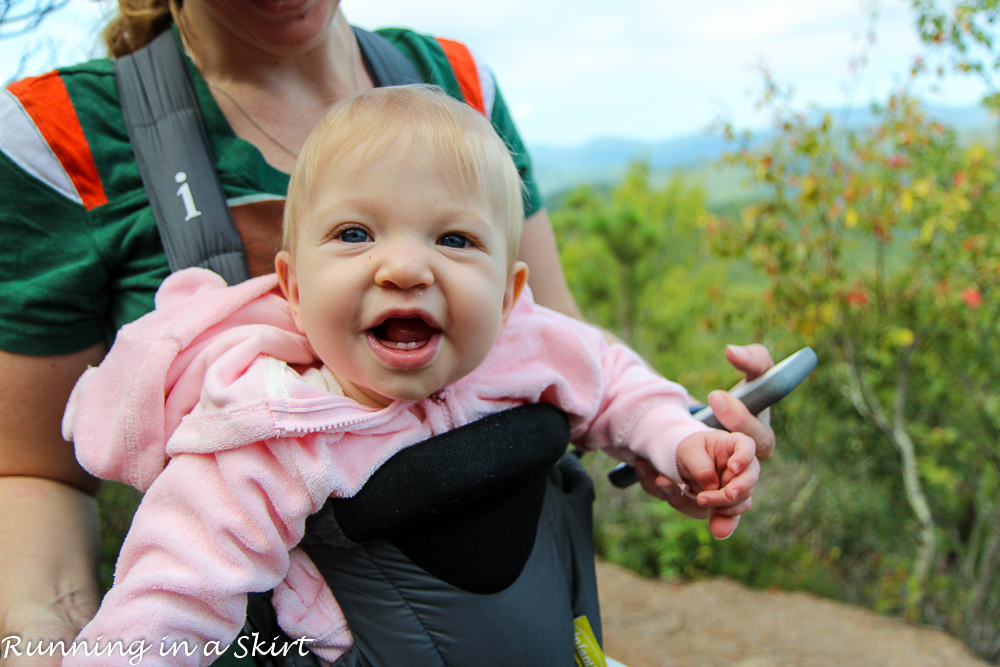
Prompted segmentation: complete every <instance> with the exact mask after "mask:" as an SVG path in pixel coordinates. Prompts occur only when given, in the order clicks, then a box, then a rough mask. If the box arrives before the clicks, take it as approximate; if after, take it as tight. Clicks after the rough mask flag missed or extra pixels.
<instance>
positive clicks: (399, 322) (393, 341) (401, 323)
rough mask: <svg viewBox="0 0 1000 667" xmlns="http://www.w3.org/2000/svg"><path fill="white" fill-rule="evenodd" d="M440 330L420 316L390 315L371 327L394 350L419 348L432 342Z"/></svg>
mask: <svg viewBox="0 0 1000 667" xmlns="http://www.w3.org/2000/svg"><path fill="white" fill-rule="evenodd" d="M437 331H438V330H437V329H435V328H434V327H432V326H431V325H430V324H428V323H427V322H425V321H424V320H422V319H421V318H419V317H390V318H389V319H387V320H386V321H385V322H383V323H382V324H379V325H378V326H374V327H372V328H371V332H372V335H373V336H375V339H376V340H378V342H379V343H381V344H382V345H384V346H385V347H387V348H389V349H393V350H417V349H420V348H422V347H424V346H425V345H427V343H428V342H430V339H431V337H432V336H433V335H434V334H435V333H436V332H437Z"/></svg>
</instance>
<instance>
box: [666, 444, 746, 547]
mask: <svg viewBox="0 0 1000 667" xmlns="http://www.w3.org/2000/svg"><path fill="white" fill-rule="evenodd" d="M756 451H757V445H756V443H754V441H753V439H751V438H749V437H747V436H745V435H743V434H741V433H727V432H726V431H715V430H712V431H702V432H700V433H695V434H693V435H689V436H688V437H686V438H684V440H682V441H681V444H680V445H679V446H678V447H677V469H678V471H679V472H680V476H681V479H683V480H684V481H685V482H686V483H687V484H688V485H689V486H690V487H691V491H692V492H694V493H696V494H697V496H696V499H697V501H698V504H699V505H701V506H702V507H706V508H709V509H710V510H711V513H710V514H709V517H708V530H709V532H711V533H712V535H713V536H715V537H716V538H718V539H725V538H727V537H729V536H730V535H732V533H733V531H734V530H736V526H737V525H739V522H740V515H741V514H743V513H744V512H746V511H747V510H748V509H750V506H751V505H752V500H751V499H750V492H751V491H752V490H753V487H754V484H756V483H757V479H758V478H759V477H760V462H759V461H758V460H757V456H756Z"/></svg>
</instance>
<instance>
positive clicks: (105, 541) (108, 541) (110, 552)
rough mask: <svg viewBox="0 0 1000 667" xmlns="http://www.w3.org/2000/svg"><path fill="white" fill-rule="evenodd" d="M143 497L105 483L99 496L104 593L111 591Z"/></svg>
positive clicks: (134, 491)
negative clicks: (117, 567)
mask: <svg viewBox="0 0 1000 667" xmlns="http://www.w3.org/2000/svg"><path fill="white" fill-rule="evenodd" d="M141 499H142V494H141V493H140V492H139V491H137V490H136V489H133V488H132V487H130V486H127V485H125V484H119V483H118V482H105V483H104V484H103V485H102V486H101V492H100V494H98V496H97V506H98V509H99V510H100V517H101V554H100V572H99V575H100V576H99V581H100V584H101V587H102V588H103V589H104V590H107V589H109V588H111V584H112V583H113V582H114V576H115V563H116V562H117V561H118V552H119V551H121V548H122V543H123V542H124V541H125V535H126V533H128V529H129V526H131V525H132V515H133V514H135V510H136V508H137V507H139V501H140V500H141Z"/></svg>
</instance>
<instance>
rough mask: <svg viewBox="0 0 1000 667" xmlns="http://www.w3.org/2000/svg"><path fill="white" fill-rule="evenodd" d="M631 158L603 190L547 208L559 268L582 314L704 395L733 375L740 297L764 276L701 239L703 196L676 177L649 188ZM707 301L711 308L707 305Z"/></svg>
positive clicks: (646, 175)
mask: <svg viewBox="0 0 1000 667" xmlns="http://www.w3.org/2000/svg"><path fill="white" fill-rule="evenodd" d="M653 181H654V179H653V176H652V174H651V173H650V170H649V167H648V165H646V164H645V163H643V162H637V163H634V164H632V165H631V166H630V167H629V169H628V172H627V175H626V176H625V177H624V179H623V181H622V183H621V184H619V185H618V186H617V187H616V188H614V189H613V190H612V191H610V192H602V191H600V190H598V189H596V188H594V187H591V186H582V187H579V188H577V189H575V190H573V191H571V192H570V193H568V194H566V195H565V196H564V197H563V198H562V205H561V207H560V208H558V209H554V210H553V211H552V221H553V227H554V228H555V230H556V234H557V236H558V238H559V244H560V253H561V256H562V261H563V267H564V270H565V272H566V277H567V280H568V281H569V284H570V287H571V289H572V290H573V293H574V295H575V297H576V299H577V302H578V303H579V304H580V306H581V308H582V309H583V311H584V314H585V315H586V316H587V318H588V319H589V320H590V321H591V322H594V323H596V324H599V325H600V326H602V327H604V328H606V329H607V330H609V331H611V332H612V333H614V334H616V335H617V336H619V337H620V338H621V339H622V340H623V341H625V342H626V343H628V344H629V345H630V346H631V347H632V348H633V349H635V350H636V351H638V352H639V353H640V354H642V355H643V357H644V358H645V359H646V360H647V361H649V362H650V364H651V365H653V366H654V367H655V368H657V369H658V370H660V371H661V372H663V373H664V374H665V375H667V376H668V377H671V378H672V379H677V380H678V381H680V382H681V383H683V384H685V386H687V387H689V389H691V390H692V391H694V392H696V393H700V394H702V395H703V393H704V392H707V391H708V390H710V389H714V388H717V387H720V386H730V385H731V384H734V383H735V382H736V381H737V380H738V379H739V378H738V377H737V376H736V374H735V373H734V372H733V371H732V368H731V367H729V365H728V364H727V363H726V362H725V359H724V357H723V355H722V350H723V348H724V346H725V344H726V343H731V342H738V343H742V342H748V341H745V340H740V339H731V338H730V336H731V335H736V334H737V333H738V332H739V330H736V329H734V328H733V326H732V325H733V322H734V321H735V320H736V319H737V318H736V315H737V314H738V313H739V312H740V311H741V310H742V307H743V302H744V300H745V299H750V298H754V295H755V294H756V293H758V292H759V286H760V285H761V281H760V279H759V278H756V277H752V276H751V274H750V271H749V264H748V263H740V262H723V261H720V260H719V259H718V258H717V257H715V256H714V255H713V253H712V252H711V249H710V247H709V246H708V245H707V244H706V243H705V235H704V233H703V229H702V227H703V225H704V224H705V222H706V220H707V219H708V211H707V209H706V203H705V202H706V194H705V192H704V190H703V189H702V188H701V187H700V186H699V185H698V184H697V183H689V182H688V181H687V180H685V179H684V178H683V177H681V176H679V175H674V176H671V177H670V178H668V179H667V180H666V182H665V183H663V184H662V185H661V186H656V185H654V182H653ZM706 304H711V306H712V307H706Z"/></svg>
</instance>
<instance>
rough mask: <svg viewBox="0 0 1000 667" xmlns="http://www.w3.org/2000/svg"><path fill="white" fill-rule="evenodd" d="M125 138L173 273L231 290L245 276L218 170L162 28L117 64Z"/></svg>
mask: <svg viewBox="0 0 1000 667" xmlns="http://www.w3.org/2000/svg"><path fill="white" fill-rule="evenodd" d="M115 76H116V79H117V83H118V93H119V96H120V98H121V104H122V112H123V113H124V116H125V124H126V126H127V127H128V133H129V139H130V140H131V143H132V149H133V150H134V151H135V157H136V162H137V163H138V165H139V172H140V173H141V174H142V182H143V185H144V186H145V188H146V194H147V196H148V197H149V203H150V206H151V208H152V210H153V213H154V215H155V216H156V224H157V227H158V228H159V231H160V238H161V239H162V240H163V248H164V250H165V251H166V254H167V261H168V262H169V263H170V270H171V271H178V270H180V269H183V268H187V267H190V266H200V267H204V268H207V269H211V270H212V271H215V272H216V273H218V274H219V275H221V276H222V277H223V278H225V279H226V282H227V283H229V284H230V285H234V284H236V283H239V282H242V281H244V280H246V279H247V278H249V277H250V272H249V271H248V269H247V261H246V251H245V250H244V248H243V243H242V241H241V239H240V235H239V233H238V232H237V231H236V226H235V225H234V224H233V220H232V217H231V216H230V214H229V207H228V206H227V204H226V198H225V196H224V194H223V191H222V184H221V183H220V181H219V176H218V174H217V173H216V171H215V161H214V160H213V159H212V155H211V153H210V151H209V145H208V139H207V136H206V134H205V128H204V126H203V125H202V120H201V112H200V110H199V108H198V98H197V96H196V95H195V91H194V84H193V83H192V81H191V77H190V74H189V73H188V71H187V67H186V65H185V63H184V58H183V56H182V55H181V53H180V49H179V48H178V46H177V40H176V38H175V37H174V35H173V31H172V30H167V31H166V32H164V33H163V34H161V35H160V36H159V37H157V38H156V39H155V40H153V42H152V43H151V44H149V45H148V46H146V47H145V48H143V49H140V50H139V51H137V52H136V53H134V54H132V55H130V56H125V57H123V58H119V59H118V60H116V61H115Z"/></svg>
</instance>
